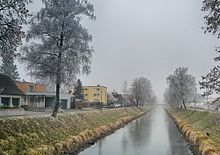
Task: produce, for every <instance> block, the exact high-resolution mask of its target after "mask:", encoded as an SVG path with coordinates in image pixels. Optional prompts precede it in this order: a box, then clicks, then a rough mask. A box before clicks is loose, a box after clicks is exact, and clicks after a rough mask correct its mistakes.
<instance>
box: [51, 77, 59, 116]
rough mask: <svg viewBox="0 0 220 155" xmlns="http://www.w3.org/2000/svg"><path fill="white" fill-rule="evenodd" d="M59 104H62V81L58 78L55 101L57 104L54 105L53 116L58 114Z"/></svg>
mask: <svg viewBox="0 0 220 155" xmlns="http://www.w3.org/2000/svg"><path fill="white" fill-rule="evenodd" d="M57 78H58V77H57ZM59 106H60V83H59V80H58V79H57V82H56V102H55V106H54V109H53V113H52V116H53V117H56V116H57V113H58V109H59Z"/></svg>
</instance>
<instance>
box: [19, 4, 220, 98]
mask: <svg viewBox="0 0 220 155" xmlns="http://www.w3.org/2000/svg"><path fill="white" fill-rule="evenodd" d="M91 2H92V3H93V4H94V8H95V15H96V17H97V19H96V20H95V21H86V22H85V26H86V27H87V28H88V29H89V31H90V33H91V34H92V35H93V42H92V46H94V49H95V53H94V55H93V59H92V66H91V67H92V73H91V74H90V75H89V76H82V77H80V78H81V79H82V82H83V84H84V85H97V84H100V85H104V86H107V87H108V88H109V90H113V89H115V90H117V91H121V90H122V85H123V82H124V81H125V80H127V81H128V83H131V82H132V80H133V79H134V78H136V77H140V76H144V77H147V78H148V79H149V80H151V81H152V85H153V88H154V90H155V93H156V95H158V97H159V98H161V96H162V94H163V92H164V89H165V88H166V86H167V84H166V77H167V76H168V75H169V74H171V73H173V72H174V70H175V68H177V67H180V66H185V67H189V72H190V73H191V74H193V75H194V76H195V77H196V78H197V81H198V80H199V79H200V77H201V75H204V74H206V73H207V72H209V70H210V69H211V68H212V67H213V65H214V64H215V63H214V61H213V57H215V56H216V55H217V53H216V52H215V51H214V49H215V46H217V45H220V43H219V44H218V41H217V40H216V39H215V36H211V35H207V34H204V33H203V31H202V29H201V27H202V26H204V23H203V22H204V20H203V12H201V11H200V9H201V6H202V0H194V1H192V0H166V1H165V0H91ZM39 8H40V0H35V1H34V3H33V4H32V5H31V7H30V9H31V10H32V11H36V10H37V9H39ZM23 70H24V68H23V66H21V65H19V72H20V74H21V77H22V78H24V79H27V78H26V74H25V73H26V72H25V71H23Z"/></svg>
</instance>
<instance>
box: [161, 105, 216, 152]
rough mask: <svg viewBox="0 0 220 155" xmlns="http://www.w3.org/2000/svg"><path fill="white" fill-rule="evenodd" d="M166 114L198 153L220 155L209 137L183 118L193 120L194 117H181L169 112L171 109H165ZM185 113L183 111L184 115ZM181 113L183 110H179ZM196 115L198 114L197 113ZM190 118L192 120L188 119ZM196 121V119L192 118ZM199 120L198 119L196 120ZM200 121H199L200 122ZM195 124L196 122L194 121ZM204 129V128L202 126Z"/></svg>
mask: <svg viewBox="0 0 220 155" xmlns="http://www.w3.org/2000/svg"><path fill="white" fill-rule="evenodd" d="M165 110H166V111H167V113H168V114H169V115H170V117H171V118H172V119H173V120H174V122H175V123H176V125H177V126H178V127H179V129H180V130H181V132H182V134H183V135H184V137H185V138H186V140H188V141H189V142H190V143H191V144H193V145H194V146H195V147H196V148H198V152H199V153H200V154H201V155H220V150H219V148H218V147H217V145H216V143H215V142H214V141H213V140H212V139H211V138H209V136H208V135H207V134H206V133H204V132H203V131H201V130H198V129H196V128H195V127H194V123H193V122H191V123H189V122H187V120H186V119H185V118H184V116H185V117H187V118H188V119H191V120H192V119H193V117H195V116H194V115H189V114H188V115H187V114H185V115H181V116H182V117H181V116H179V115H180V114H179V113H178V112H177V111H178V110H177V111H176V110H171V109H165ZM186 112H187V111H185V113H186ZM181 113H182V114H184V110H181ZM197 113H199V112H198V111H197ZM178 114H179V115H178ZM190 117H192V118H190ZM194 119H196V118H194ZM197 119H199V118H197ZM200 121H201V120H200ZM204 121H209V120H204ZM195 123H196V121H195ZM197 125H198V123H197ZM204 128H205V126H204Z"/></svg>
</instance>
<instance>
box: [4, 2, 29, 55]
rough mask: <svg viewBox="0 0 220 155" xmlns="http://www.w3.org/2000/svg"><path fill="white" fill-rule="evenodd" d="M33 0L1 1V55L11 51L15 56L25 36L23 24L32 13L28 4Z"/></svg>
mask: <svg viewBox="0 0 220 155" xmlns="http://www.w3.org/2000/svg"><path fill="white" fill-rule="evenodd" d="M30 2H31V0H19V1H18V0H1V2H0V56H1V57H3V55H6V54H8V53H10V54H9V55H10V56H13V58H14V57H15V56H16V55H15V51H16V49H17V47H18V46H19V45H20V44H21V39H22V38H23V37H24V32H23V31H22V24H26V23H27V17H28V16H29V15H30V14H29V13H28V12H29V11H28V9H27V8H26V6H27V4H28V3H30Z"/></svg>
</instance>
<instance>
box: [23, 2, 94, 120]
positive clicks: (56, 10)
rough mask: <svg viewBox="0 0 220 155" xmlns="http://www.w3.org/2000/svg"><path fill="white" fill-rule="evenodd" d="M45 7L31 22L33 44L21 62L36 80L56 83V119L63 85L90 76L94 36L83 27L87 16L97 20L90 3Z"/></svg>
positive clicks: (30, 44)
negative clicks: (82, 75) (79, 75)
mask: <svg viewBox="0 0 220 155" xmlns="http://www.w3.org/2000/svg"><path fill="white" fill-rule="evenodd" d="M42 2H43V4H44V7H43V8H42V9H41V10H40V11H39V12H38V13H37V15H35V16H33V18H32V19H31V26H30V30H29V31H28V34H27V41H28V42H29V44H27V45H26V46H24V47H23V48H22V50H23V55H22V58H21V60H22V61H23V62H25V63H26V64H27V67H28V69H29V73H30V75H31V76H34V77H35V78H43V79H44V78H50V79H51V80H52V81H54V82H55V83H56V103H55V107H54V111H53V114H52V116H54V117H56V115H57V112H58V108H59V102H60V95H59V94H60V87H61V84H64V85H70V84H73V83H74V81H75V78H76V75H77V74H80V73H81V72H82V73H85V74H88V73H90V63H91V57H92V53H93V49H92V48H91V47H90V45H89V42H90V41H91V40H92V36H91V35H90V34H89V33H88V30H87V29H86V28H84V27H83V26H82V25H81V20H82V17H83V16H87V17H89V18H90V19H95V17H94V9H93V5H92V4H91V3H89V2H87V1H86V0H43V1H42Z"/></svg>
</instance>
